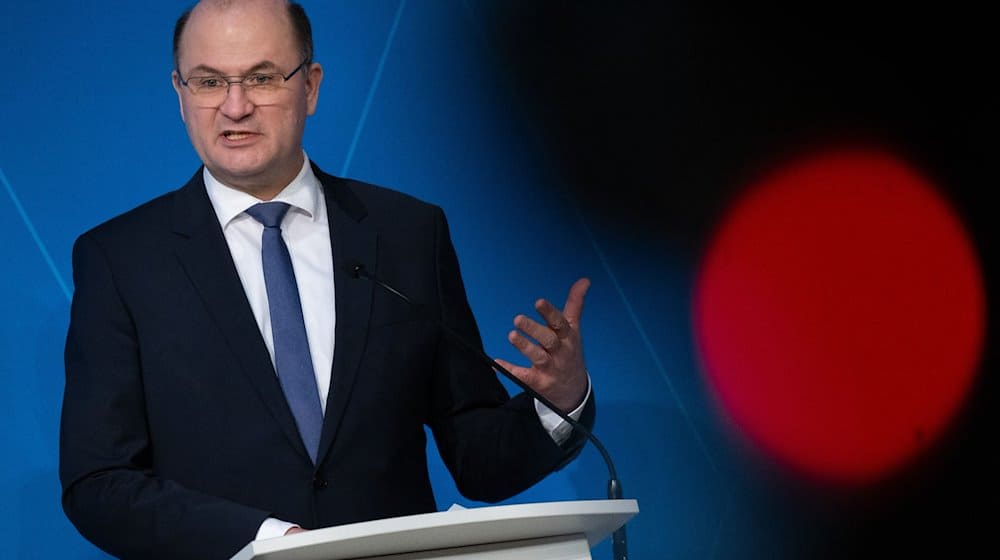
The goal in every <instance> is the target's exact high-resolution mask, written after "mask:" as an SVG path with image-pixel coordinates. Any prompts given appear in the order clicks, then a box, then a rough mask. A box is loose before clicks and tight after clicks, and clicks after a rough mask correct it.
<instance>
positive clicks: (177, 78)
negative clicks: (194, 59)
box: [170, 70, 187, 122]
mask: <svg viewBox="0 0 1000 560" xmlns="http://www.w3.org/2000/svg"><path fill="white" fill-rule="evenodd" d="M170 81H171V82H172V83H173V85H174V91H175V92H177V105H178V106H179V108H180V111H181V120H182V121H184V122H187V119H185V118H184V100H183V99H182V97H181V96H182V95H183V93H184V92H182V91H181V88H183V87H184V86H183V85H181V75H180V74H178V73H177V70H174V71H173V72H171V73H170Z"/></svg>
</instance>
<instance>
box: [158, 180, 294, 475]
mask: <svg viewBox="0 0 1000 560" xmlns="http://www.w3.org/2000/svg"><path fill="white" fill-rule="evenodd" d="M175 201H176V202H175V206H174V215H173V228H174V232H175V233H176V234H177V242H176V244H175V252H176V254H177V258H178V260H180V263H181V266H182V267H183V268H184V270H185V272H186V273H187V275H188V277H189V278H190V279H191V282H192V283H193V284H194V286H195V288H196V289H197V290H198V292H199V293H200V294H201V298H202V301H203V302H204V304H205V307H206V308H207V309H208V312H209V314H210V315H211V316H212V317H213V319H214V320H215V323H216V325H218V327H219V330H220V331H221V332H222V335H223V337H224V338H225V339H226V341H227V343H228V345H229V348H230V350H231V351H232V353H233V355H234V356H235V358H236V361H237V362H238V363H239V364H240V366H241V371H242V373H243V374H244V375H246V377H247V380H248V381H249V382H250V384H251V385H252V386H253V387H254V388H255V389H256V390H257V393H258V394H259V395H260V398H261V400H263V401H264V403H265V405H266V406H267V409H268V410H269V411H270V412H271V415H272V416H273V417H274V419H275V421H276V422H277V423H278V424H279V425H280V426H281V431H282V432H283V433H284V434H285V436H286V437H287V438H288V440H289V442H290V443H291V445H292V446H293V447H294V448H295V449H297V450H298V451H299V452H300V453H301V454H302V455H303V457H305V458H306V460H309V454H308V453H307V452H306V449H305V445H304V444H303V443H302V438H301V437H300V436H299V432H298V428H296V426H295V419H294V417H293V416H292V413H291V410H290V409H289V408H288V403H287V402H286V401H285V397H284V393H282V391H281V385H280V384H279V382H278V377H277V375H275V373H274V366H273V365H272V364H271V356H270V354H269V353H268V351H267V346H265V344H264V339H263V337H262V336H261V334H260V330H259V329H258V327H257V321H256V319H254V316H253V311H252V310H251V308H250V303H249V302H248V301H247V298H246V294H245V292H244V291H243V284H242V282H240V278H239V274H238V273H237V272H236V265H235V264H233V258H232V255H231V254H230V252H229V246H228V245H227V244H226V239H225V237H224V236H223V233H222V228H221V226H220V225H219V221H218V219H217V217H216V215H215V212H214V210H213V209H212V203H211V201H210V200H209V198H208V194H207V192H206V191H205V184H204V181H203V179H202V173H201V170H199V171H198V172H197V173H196V174H195V176H194V177H193V178H192V179H191V181H189V182H188V184H187V185H185V186H184V187H183V188H182V189H181V190H180V191H178V192H177V196H176V198H175Z"/></svg>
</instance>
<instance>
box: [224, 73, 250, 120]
mask: <svg viewBox="0 0 1000 560" xmlns="http://www.w3.org/2000/svg"><path fill="white" fill-rule="evenodd" d="M253 109H254V104H253V102H252V101H250V97H249V96H248V95H247V91H246V89H244V88H243V83H242V82H229V91H228V92H226V98H225V99H224V100H223V101H222V105H219V110H220V111H222V114H223V115H225V116H226V117H228V118H229V119H230V120H234V121H238V120H240V119H242V118H243V117H246V116H247V115H249V114H250V113H252V112H253Z"/></svg>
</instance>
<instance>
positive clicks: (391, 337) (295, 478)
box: [60, 0, 594, 558]
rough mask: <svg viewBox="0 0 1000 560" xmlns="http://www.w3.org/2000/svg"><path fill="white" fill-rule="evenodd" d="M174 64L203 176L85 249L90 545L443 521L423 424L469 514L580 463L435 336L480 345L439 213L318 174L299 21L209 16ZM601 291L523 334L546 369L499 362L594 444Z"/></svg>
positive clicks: (79, 330) (182, 543)
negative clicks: (593, 347) (587, 312)
mask: <svg viewBox="0 0 1000 560" xmlns="http://www.w3.org/2000/svg"><path fill="white" fill-rule="evenodd" d="M174 52H175V66H176V68H175V71H174V73H173V84H174V89H175V90H176V91H177V96H178V99H179V102H180V111H181V117H182V119H183V121H184V123H185V125H186V127H187V131H188V134H189V136H190V138H191V143H192V145H193V146H194V148H195V150H196V151H197V153H198V155H199V156H200V158H201V160H202V162H203V163H204V167H203V168H202V169H200V170H199V171H198V172H197V173H195V175H194V177H193V178H192V179H191V180H190V181H189V182H188V184H187V185H185V186H184V187H182V188H181V189H179V190H177V191H174V192H171V193H168V194H166V195H163V196H161V197H159V198H157V199H155V200H153V201H150V202H148V203H146V204H144V205H142V206H140V207H138V208H136V209H134V210H132V211H130V212H127V213H125V214H123V215H122V216H119V217H117V218H115V219H113V220H111V221H109V222H107V223H105V224H103V225H101V226H98V227H97V228H95V229H93V230H91V231H89V232H87V233H85V234H84V235H82V236H81V237H80V238H79V239H78V240H77V243H76V245H75V247H74V253H73V267H74V280H75V283H76V293H75V295H74V299H73V306H72V317H71V322H70V328H69V333H68V335H67V343H66V392H65V397H64V403H63V418H62V436H61V458H60V460H61V464H60V477H61V479H62V484H63V505H64V509H65V510H66V513H67V515H68V516H69V518H70V519H71V520H72V521H73V523H74V524H75V525H76V526H77V528H78V529H79V530H80V532H81V533H82V534H83V535H84V536H85V537H87V538H88V539H90V540H91V541H92V542H94V543H95V544H97V545H98V546H100V547H101V548H103V549H105V550H106V551H108V552H110V553H111V554H114V555H117V556H121V557H133V558H226V557H229V556H230V555H232V554H233V553H235V552H236V551H237V550H239V549H240V548H241V547H243V546H244V545H245V544H246V543H247V542H249V541H251V540H253V539H255V538H268V537H271V536H280V535H282V534H287V533H289V532H295V531H300V530H307V529H312V528H318V527H324V526H330V525H336V524H342V523H350V522H356V521H363V520H369V519H376V518H383V517H391V516H398V515H406V514H413V513H421V512H427V511H433V510H434V509H435V504H434V498H433V495H432V493H431V488H430V484H429V481H428V474H427V466H426V458H425V455H424V449H425V440H424V433H423V426H424V425H428V426H430V428H431V429H432V430H433V433H434V436H435V440H436V442H437V444H438V449H439V452H440V453H441V455H442V458H443V459H444V461H445V464H446V465H447V466H448V468H449V470H450V471H451V473H452V475H453V477H454V478H455V481H456V483H457V485H458V487H459V490H460V491H461V492H462V493H463V494H464V495H466V496H467V497H469V498H471V499H477V500H487V501H495V500H500V499H504V498H506V497H509V496H511V495H513V494H515V493H517V492H519V491H521V490H523V489H525V488H527V487H528V486H530V485H531V484H534V483H535V482H536V481H538V480H539V479H541V478H542V477H544V476H545V475H546V474H547V473H549V472H551V471H552V470H554V469H556V468H559V467H560V466H562V465H563V464H565V462H567V461H568V460H570V459H571V458H572V457H573V456H574V455H575V454H576V453H577V452H578V451H579V448H580V446H581V445H582V443H583V441H582V438H580V437H579V435H575V434H569V433H567V432H568V430H567V429H566V428H567V426H566V425H565V424H561V421H560V420H559V419H558V418H555V419H553V418H552V416H553V414H552V413H551V412H550V411H548V410H546V409H544V407H541V406H539V405H538V404H536V403H535V402H534V401H533V400H532V399H530V398H527V397H526V396H525V395H518V396H516V397H514V398H513V399H508V397H507V395H506V393H505V392H504V390H503V389H502V386H501V385H500V384H499V383H498V381H497V380H496V378H495V376H494V374H493V373H492V372H491V371H490V370H489V368H488V367H486V366H484V365H483V364H482V363H481V362H480V361H479V360H478V359H477V358H476V357H475V356H473V355H472V354H471V353H469V352H467V351H466V350H463V348H462V347H461V345H460V344H456V342H455V341H454V340H452V339H451V338H450V337H448V336H446V335H445V334H444V333H443V331H442V329H441V328H439V325H440V324H443V325H444V326H445V327H447V328H448V329H451V330H453V331H455V332H457V333H459V334H460V335H461V336H463V337H465V338H467V339H469V340H472V341H474V342H473V343H475V344H478V341H479V334H478V331H477V328H476V325H475V322H474V319H473V317H472V315H471V312H470V309H469V307H468V304H467V302H466V298H465V291H464V287H463V285H462V281H461V277H460V274H459V270H458V262H457V259H456V257H455V254H454V250H453V248H452V245H451V241H450V239H449V235H448V229H447V225H446V223H445V221H444V217H443V214H442V213H441V211H440V209H438V208H437V207H434V206H431V205H428V204H425V203H422V202H419V201H417V200H415V199H412V198H410V197H408V196H405V195H402V194H399V193H395V192H392V191H389V190H386V189H381V188H378V187H374V186H371V185H366V184H362V183H358V182H355V181H349V180H345V179H340V178H336V177H332V176H330V175H327V174H325V173H323V172H322V171H321V170H320V169H319V168H318V167H316V166H314V165H312V164H311V163H310V162H309V161H308V159H307V158H306V157H305V155H304V152H303V149H302V132H303V128H304V125H305V120H306V117H307V116H309V115H311V114H312V113H313V112H314V111H315V108H316V103H317V100H318V97H319V88H320V84H321V82H322V79H323V69H322V67H321V66H320V65H319V64H317V63H314V62H312V39H311V32H310V30H309V22H308V19H306V17H305V13H304V12H303V11H302V10H301V8H300V7H298V6H297V5H294V4H291V5H289V4H286V3H283V2H279V1H276V0H255V1H246V2H223V1H215V2H203V3H201V4H198V5H197V6H196V7H195V8H194V9H193V10H192V11H191V12H190V13H189V14H185V15H184V16H182V17H181V19H180V20H178V24H177V28H176V31H175V37H174ZM358 272H364V273H365V275H373V276H375V277H377V278H378V279H379V280H382V281H385V282H386V283H388V284H391V285H392V286H393V287H394V288H395V289H398V290H399V291H401V292H403V293H405V294H406V295H407V296H408V297H409V298H411V299H412V300H413V301H414V302H415V303H416V304H417V305H411V304H408V303H406V302H404V301H403V300H401V299H400V298H399V297H397V296H395V295H393V294H392V293H390V292H389V291H388V290H385V289H383V288H382V287H379V286H376V285H375V284H374V283H373V282H372V281H370V280H369V279H367V278H364V277H360V276H363V275H361V274H358ZM289 282H290V284H289ZM289 286H290V287H289ZM587 286H588V283H587V281H586V280H581V281H578V282H577V283H576V284H574V286H573V287H572V288H571V290H570V294H569V297H568V299H567V303H566V306H565V309H564V310H562V311H560V310H558V309H556V308H555V307H553V306H552V305H551V304H550V303H548V302H545V301H539V303H538V304H537V305H536V308H537V310H538V311H539V312H540V314H541V316H542V318H543V319H544V322H536V321H533V320H531V319H529V318H527V317H525V316H523V315H518V316H517V317H516V318H515V321H514V323H515V326H516V327H517V329H516V330H514V331H512V332H511V334H510V337H509V339H510V342H511V343H512V344H513V345H514V346H515V347H517V348H518V349H519V350H520V351H521V352H522V353H523V354H524V356H525V357H527V358H528V359H529V360H530V362H531V365H530V366H528V367H518V366H514V365H513V364H506V363H505V364H504V365H505V366H506V367H508V368H509V369H511V370H512V371H513V372H514V373H515V374H516V375H518V376H519V377H520V378H521V379H522V380H523V381H525V382H526V383H527V384H529V385H531V386H532V387H533V388H535V389H536V390H538V391H540V392H541V393H542V394H543V395H545V396H546V398H548V399H549V400H550V401H551V402H552V403H553V404H554V405H555V406H557V407H558V408H561V409H562V410H563V411H564V412H570V411H572V414H573V415H574V416H576V417H578V418H580V419H581V420H582V421H583V422H585V423H586V424H588V425H590V424H592V422H593V409H594V407H593V399H592V397H590V395H589V382H588V378H587V374H586V372H585V369H584V363H583V354H582V347H581V341H580V334H579V318H580V314H581V311H582V307H583V299H584V295H585V293H586V290H587ZM303 375H305V376H306V377H305V378H303ZM303 379H307V382H305V383H303Z"/></svg>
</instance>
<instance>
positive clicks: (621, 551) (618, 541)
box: [345, 259, 628, 560]
mask: <svg viewBox="0 0 1000 560" xmlns="http://www.w3.org/2000/svg"><path fill="white" fill-rule="evenodd" d="M345 269H346V271H347V273H348V274H349V275H350V276H351V278H355V279H357V278H365V279H366V280H369V281H370V282H372V283H374V284H375V285H377V286H379V287H380V288H382V289H383V290H385V291H387V292H389V293H390V294H392V295H393V296H395V297H396V298H398V299H399V300H401V301H403V302H405V303H406V304H407V305H410V306H412V307H416V308H420V307H423V305H422V304H419V303H416V302H414V301H413V300H411V299H410V298H409V297H407V296H406V295H405V294H403V293H402V292H400V291H399V290H397V289H396V288H393V287H392V286H390V285H389V284H387V283H385V282H383V281H382V280H381V279H380V278H379V277H377V276H375V275H374V274H372V273H370V272H368V269H366V268H365V265H364V264H363V263H361V261H359V260H357V259H349V260H348V261H347V264H346V265H345ZM428 318H429V319H431V320H432V321H434V323H435V325H436V326H437V327H438V328H439V329H441V332H443V333H445V335H447V336H448V338H450V339H452V340H453V341H454V342H456V343H458V345H459V346H461V347H463V348H465V349H466V350H467V351H468V352H470V353H471V354H472V355H473V356H475V357H477V358H479V359H480V360H482V361H484V362H485V363H486V364H488V365H489V367H490V368H491V369H493V370H494V371H498V372H500V373H502V374H503V375H504V377H506V378H507V379H509V380H511V382H513V383H514V384H515V385H517V386H518V387H520V388H521V389H522V390H523V391H524V392H525V393H527V394H528V395H529V396H531V397H532V398H534V399H535V400H537V401H538V402H540V403H542V404H543V405H544V406H545V407H546V408H548V409H549V410H551V411H552V412H554V413H556V415H557V416H559V418H562V419H563V420H564V421H566V423H568V424H569V425H570V426H571V427H572V428H573V430H575V431H576V432H577V433H580V434H582V435H584V436H585V437H586V438H587V439H589V440H590V442H591V443H592V444H593V445H594V447H595V448H596V449H597V451H598V452H599V453H600V454H601V457H602V458H603V459H604V464H605V465H607V467H608V499H609V500H620V499H622V485H621V482H620V481H619V480H618V473H617V471H615V465H614V463H613V462H612V461H611V455H610V454H608V451H607V450H606V449H605V448H604V445H603V444H602V443H601V441H600V440H599V439H597V436H595V435H594V434H593V433H591V431H590V430H589V429H587V427H586V426H584V425H583V424H582V423H580V422H578V421H577V420H574V419H573V417H571V416H570V415H569V414H567V413H565V412H563V411H562V409H560V408H559V407H557V406H556V405H554V404H552V402H551V401H549V399H547V398H545V397H543V396H542V395H541V394H539V393H538V391H535V390H534V389H533V388H531V386H529V385H528V384H527V383H525V382H524V381H521V379H520V378H518V377H517V376H516V375H514V374H513V373H511V372H510V371H508V370H507V368H505V367H503V366H501V365H500V364H498V363H497V362H496V360H494V359H493V358H491V357H489V356H487V355H486V353H485V352H483V350H482V349H480V348H479V346H478V345H475V344H471V343H469V342H468V341H467V340H465V337H463V336H462V335H460V334H458V333H457V332H455V331H454V330H452V329H450V328H449V327H448V326H447V325H445V324H444V323H442V322H441V321H439V320H437V319H434V318H433V317H432V316H428ZM611 539H612V554H613V555H614V559H615V560H628V541H627V539H626V537H625V526H624V525H622V526H621V527H619V528H618V529H617V530H616V531H615V532H614V533H613V534H612V537H611Z"/></svg>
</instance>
